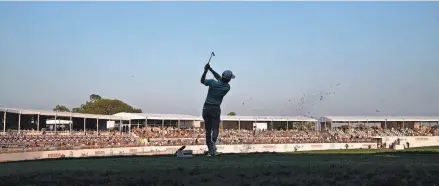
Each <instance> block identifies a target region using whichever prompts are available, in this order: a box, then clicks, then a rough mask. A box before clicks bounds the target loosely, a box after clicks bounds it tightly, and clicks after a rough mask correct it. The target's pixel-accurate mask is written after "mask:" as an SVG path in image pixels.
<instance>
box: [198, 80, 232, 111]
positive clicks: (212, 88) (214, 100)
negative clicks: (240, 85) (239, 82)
mask: <svg viewBox="0 0 439 186" xmlns="http://www.w3.org/2000/svg"><path fill="white" fill-rule="evenodd" d="M204 85H206V86H208V87H209V91H208V92H207V98H206V102H205V104H210V105H217V106H220V105H221V103H222V102H223V98H224V96H225V95H226V94H227V92H229V90H230V85H229V84H228V83H224V82H223V81H221V80H219V81H216V80H213V79H206V80H205V81H204Z"/></svg>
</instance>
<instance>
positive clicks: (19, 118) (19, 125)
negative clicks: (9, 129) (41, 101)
mask: <svg viewBox="0 0 439 186" xmlns="http://www.w3.org/2000/svg"><path fill="white" fill-rule="evenodd" d="M20 130H21V110H20V114H19V115H18V133H20Z"/></svg>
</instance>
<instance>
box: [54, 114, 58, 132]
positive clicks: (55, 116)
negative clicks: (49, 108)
mask: <svg viewBox="0 0 439 186" xmlns="http://www.w3.org/2000/svg"><path fill="white" fill-rule="evenodd" d="M57 115H58V113H55V126H54V128H55V132H56V121H57V120H56V118H57Z"/></svg>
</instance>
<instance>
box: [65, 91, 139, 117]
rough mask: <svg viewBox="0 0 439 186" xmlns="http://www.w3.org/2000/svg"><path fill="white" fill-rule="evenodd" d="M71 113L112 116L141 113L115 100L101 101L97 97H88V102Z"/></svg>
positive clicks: (93, 95)
mask: <svg viewBox="0 0 439 186" xmlns="http://www.w3.org/2000/svg"><path fill="white" fill-rule="evenodd" d="M72 112H77V113H87V114H104V115H113V114H116V113H119V112H128V113H142V109H137V108H133V107H132V106H130V105H128V104H126V103H124V102H123V101H121V100H117V99H102V98H101V97H100V96H99V95H95V94H92V95H90V101H87V102H85V104H82V105H81V106H80V107H77V108H73V109H72Z"/></svg>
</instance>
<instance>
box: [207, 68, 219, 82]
mask: <svg viewBox="0 0 439 186" xmlns="http://www.w3.org/2000/svg"><path fill="white" fill-rule="evenodd" d="M209 70H210V72H212V74H213V76H214V77H215V79H216V80H220V79H221V76H220V75H219V74H218V73H216V72H215V70H213V69H212V68H209Z"/></svg>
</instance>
